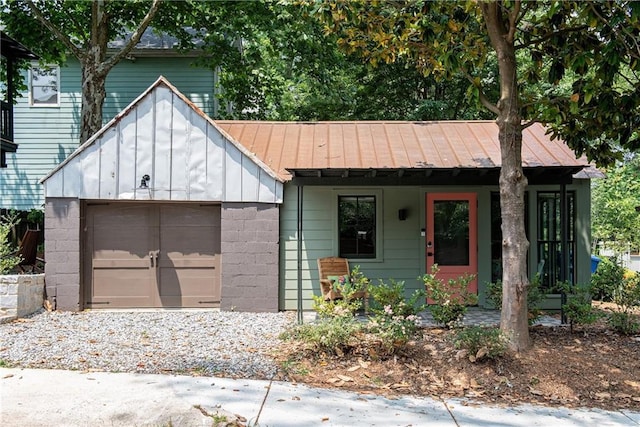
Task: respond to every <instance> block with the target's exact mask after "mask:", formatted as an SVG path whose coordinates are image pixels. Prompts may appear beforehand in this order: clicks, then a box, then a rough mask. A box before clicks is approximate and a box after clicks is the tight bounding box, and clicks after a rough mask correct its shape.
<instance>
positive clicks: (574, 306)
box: [559, 282, 601, 332]
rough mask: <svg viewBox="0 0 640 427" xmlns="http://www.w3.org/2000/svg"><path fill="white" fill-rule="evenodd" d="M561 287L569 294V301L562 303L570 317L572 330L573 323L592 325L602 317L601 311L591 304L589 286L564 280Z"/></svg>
mask: <svg viewBox="0 0 640 427" xmlns="http://www.w3.org/2000/svg"><path fill="white" fill-rule="evenodd" d="M559 288H560V290H561V291H562V292H564V293H565V294H567V303H566V304H563V305H562V310H563V312H564V314H565V315H566V316H567V319H569V327H570V330H571V332H573V325H590V324H592V323H594V322H596V321H597V320H598V319H599V318H600V317H601V315H600V313H599V312H598V311H597V310H595V309H594V308H593V307H592V306H591V295H590V293H589V291H590V290H589V287H588V286H583V285H582V286H581V285H572V284H569V283H568V282H564V283H560V284H559Z"/></svg>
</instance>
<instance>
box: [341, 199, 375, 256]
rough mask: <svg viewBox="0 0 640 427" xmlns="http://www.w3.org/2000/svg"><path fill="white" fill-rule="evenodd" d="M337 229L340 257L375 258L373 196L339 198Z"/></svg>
mask: <svg viewBox="0 0 640 427" xmlns="http://www.w3.org/2000/svg"><path fill="white" fill-rule="evenodd" d="M338 228H339V231H338V232H339V236H338V237H339V246H340V248H339V252H340V256H341V257H343V258H375V257H376V198H375V196H339V197H338Z"/></svg>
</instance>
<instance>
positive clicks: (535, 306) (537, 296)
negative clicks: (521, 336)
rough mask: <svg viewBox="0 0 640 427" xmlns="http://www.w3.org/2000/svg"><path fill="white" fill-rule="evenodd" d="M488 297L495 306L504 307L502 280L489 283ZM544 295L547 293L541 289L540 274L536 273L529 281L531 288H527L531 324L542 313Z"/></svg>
mask: <svg viewBox="0 0 640 427" xmlns="http://www.w3.org/2000/svg"><path fill="white" fill-rule="evenodd" d="M486 297H487V299H488V300H489V301H491V303H492V304H493V306H494V307H495V308H497V309H502V281H500V280H498V281H496V282H495V283H489V284H488V285H487V291H486ZM544 297H545V293H544V292H543V291H542V290H541V289H540V274H536V275H535V277H534V278H533V279H532V280H531V281H530V282H529V289H528V290H527V310H528V313H529V316H528V319H529V325H532V324H534V323H535V322H536V320H538V319H539V318H540V316H541V315H542V310H540V303H541V302H542V300H543V299H544Z"/></svg>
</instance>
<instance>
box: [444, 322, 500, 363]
mask: <svg viewBox="0 0 640 427" xmlns="http://www.w3.org/2000/svg"><path fill="white" fill-rule="evenodd" d="M453 344H454V345H455V347H456V348H459V349H464V350H467V351H468V352H469V360H471V361H472V362H476V361H479V360H482V359H496V358H498V357H501V356H503V355H504V354H505V352H506V351H507V340H506V339H505V337H504V335H503V334H502V332H501V331H500V329H498V328H483V327H481V326H469V327H466V328H463V329H460V330H459V331H457V332H456V334H455V336H454V338H453Z"/></svg>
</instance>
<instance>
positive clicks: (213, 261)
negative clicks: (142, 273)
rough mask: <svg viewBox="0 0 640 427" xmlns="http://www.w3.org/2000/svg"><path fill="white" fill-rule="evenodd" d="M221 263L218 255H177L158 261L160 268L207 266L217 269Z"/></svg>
mask: <svg viewBox="0 0 640 427" xmlns="http://www.w3.org/2000/svg"><path fill="white" fill-rule="evenodd" d="M219 264H220V262H219V259H218V257H213V256H211V257H197V258H186V257H175V258H170V259H168V260H163V261H158V268H161V269H166V268H168V269H171V268H189V267H190V268H207V269H215V268H218V265H219Z"/></svg>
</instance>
